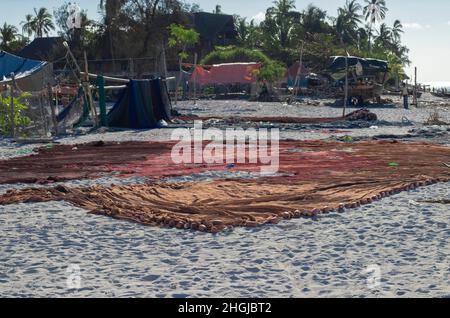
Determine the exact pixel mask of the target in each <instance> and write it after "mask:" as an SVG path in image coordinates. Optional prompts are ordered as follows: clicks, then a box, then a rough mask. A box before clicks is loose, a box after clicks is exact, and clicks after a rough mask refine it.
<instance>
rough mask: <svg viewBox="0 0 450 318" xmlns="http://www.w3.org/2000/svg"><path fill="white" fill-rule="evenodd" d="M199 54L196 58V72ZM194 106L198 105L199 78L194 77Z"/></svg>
mask: <svg viewBox="0 0 450 318" xmlns="http://www.w3.org/2000/svg"><path fill="white" fill-rule="evenodd" d="M197 59H198V54H197V53H195V56H194V72H195V70H196V69H197ZM194 105H197V76H194Z"/></svg>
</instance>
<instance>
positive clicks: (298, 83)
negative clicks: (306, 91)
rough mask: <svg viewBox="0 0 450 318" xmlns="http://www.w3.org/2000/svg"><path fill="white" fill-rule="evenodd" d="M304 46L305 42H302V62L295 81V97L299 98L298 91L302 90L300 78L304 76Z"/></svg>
mask: <svg viewBox="0 0 450 318" xmlns="http://www.w3.org/2000/svg"><path fill="white" fill-rule="evenodd" d="M304 45H305V42H303V41H302V46H301V47H300V61H299V63H300V64H299V67H298V71H297V74H296V76H295V81H294V95H295V96H297V95H298V91H299V90H300V87H299V86H300V77H301V75H302V68H303V49H304Z"/></svg>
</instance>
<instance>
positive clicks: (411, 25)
mask: <svg viewBox="0 0 450 318" xmlns="http://www.w3.org/2000/svg"><path fill="white" fill-rule="evenodd" d="M403 27H404V28H405V29H410V30H422V29H424V28H425V27H424V26H423V25H422V24H420V23H417V22H412V23H404V24H403Z"/></svg>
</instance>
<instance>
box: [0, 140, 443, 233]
mask: <svg viewBox="0 0 450 318" xmlns="http://www.w3.org/2000/svg"><path fill="white" fill-rule="evenodd" d="M171 146H172V144H171V143H139V142H134V143H123V144H114V143H111V144H109V143H107V144H104V143H93V144H87V145H78V146H76V147H73V146H56V147H54V148H52V149H45V150H41V152H39V153H38V154H36V155H34V156H31V157H24V158H16V159H13V160H9V161H3V162H0V168H1V171H2V172H1V173H0V183H5V182H13V181H14V180H20V179H19V177H16V179H14V178H15V177H13V176H12V173H9V175H8V173H5V172H3V171H5V170H4V169H5V168H7V167H9V168H12V167H14V168H16V169H18V170H19V171H20V169H21V167H23V169H25V168H24V166H25V165H26V164H27V163H28V167H29V164H30V162H31V161H32V162H33V163H34V162H36V163H37V168H36V170H35V171H33V169H34V167H33V168H31V170H32V171H31V172H30V173H31V174H30V175H29V176H28V177H29V179H28V181H29V182H31V181H32V179H31V176H32V174H33V173H35V174H36V176H35V180H39V179H40V178H41V179H45V178H44V177H45V176H44V175H40V172H39V171H42V170H40V168H42V166H41V167H40V162H41V160H43V161H45V160H47V163H46V169H47V170H46V171H48V173H47V177H49V176H50V177H52V176H51V174H52V173H54V174H55V175H54V176H57V175H61V174H60V172H61V171H63V170H64V169H66V170H67V172H66V174H65V175H64V174H62V176H63V179H77V178H83V177H84V178H86V177H89V178H94V177H98V176H99V175H100V174H104V173H105V172H108V171H109V172H111V173H120V174H122V175H124V176H130V175H139V176H145V177H149V178H151V179H152V180H153V181H152V182H149V183H148V184H144V185H135V186H95V187H84V188H82V187H78V188H76V187H65V186H62V185H59V186H56V187H54V188H50V189H27V190H21V191H9V192H8V193H6V194H5V195H3V196H0V205H6V204H15V203H21V202H44V201H55V200H56V201H67V202H70V203H72V204H74V205H75V206H78V207H81V208H84V209H86V210H88V211H91V213H95V214H100V215H107V216H110V217H113V218H117V219H122V220H129V221H133V222H138V223H141V224H146V225H154V226H167V227H176V228H179V229H193V230H201V231H209V232H220V231H222V230H224V229H226V228H229V227H235V226H246V227H256V226H260V225H263V224H273V223H278V222H279V221H280V220H281V219H290V218H295V217H301V216H314V215H317V214H320V213H328V212H331V211H344V210H345V209H349V208H357V207H359V206H360V205H362V204H370V203H372V202H374V201H377V200H381V199H382V198H384V197H387V196H390V195H393V194H395V193H398V192H401V191H406V190H410V189H414V188H417V187H420V186H425V185H428V184H432V183H436V182H448V181H450V169H449V168H448V166H447V165H446V164H448V160H449V158H450V148H448V147H444V146H437V145H430V144H419V143H416V144H407V143H398V142H361V143H336V142H328V143H327V142H293V141H292V142H291V141H289V142H281V143H280V173H281V174H283V176H274V177H261V178H257V179H246V180H244V179H240V178H235V179H220V180H209V181H200V182H185V183H166V182H161V180H164V178H166V177H168V176H175V175H190V174H192V173H198V172H201V171H210V170H211V169H213V170H214V169H216V170H224V169H228V168H227V167H226V166H224V165H214V166H210V165H207V164H199V165H175V164H173V163H171V161H170V159H169V158H170V149H171ZM69 147H72V148H69ZM73 148H76V150H73ZM121 149H122V150H124V149H125V150H126V151H121ZM132 150H133V151H134V153H133V151H132ZM99 154H101V156H100V155H99ZM130 154H132V155H131V156H130ZM49 156H53V157H54V160H51V161H48V158H49ZM125 157H126V158H125ZM41 164H42V165H44V163H41ZM81 166H83V169H80V167H81ZM233 169H236V170H243V169H247V170H249V171H258V169H259V166H258V165H256V164H255V165H244V166H240V165H236V166H235V167H233ZM80 170H84V171H83V172H79V171H80ZM52 171H53V172H52ZM50 179H51V178H50ZM53 179H57V178H53ZM156 180H160V182H155V181H156ZM23 181H24V180H23V179H22V180H21V181H17V182H23Z"/></svg>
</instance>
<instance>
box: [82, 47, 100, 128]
mask: <svg viewBox="0 0 450 318" xmlns="http://www.w3.org/2000/svg"><path fill="white" fill-rule="evenodd" d="M84 71H85V73H86V76H85V82H84V88H85V91H86V93H87V97H88V103H89V105H90V108H91V114H92V120H93V121H94V127H98V116H97V110H96V109H95V105H94V98H92V90H91V84H90V82H89V66H88V59H87V54H86V51H84Z"/></svg>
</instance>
